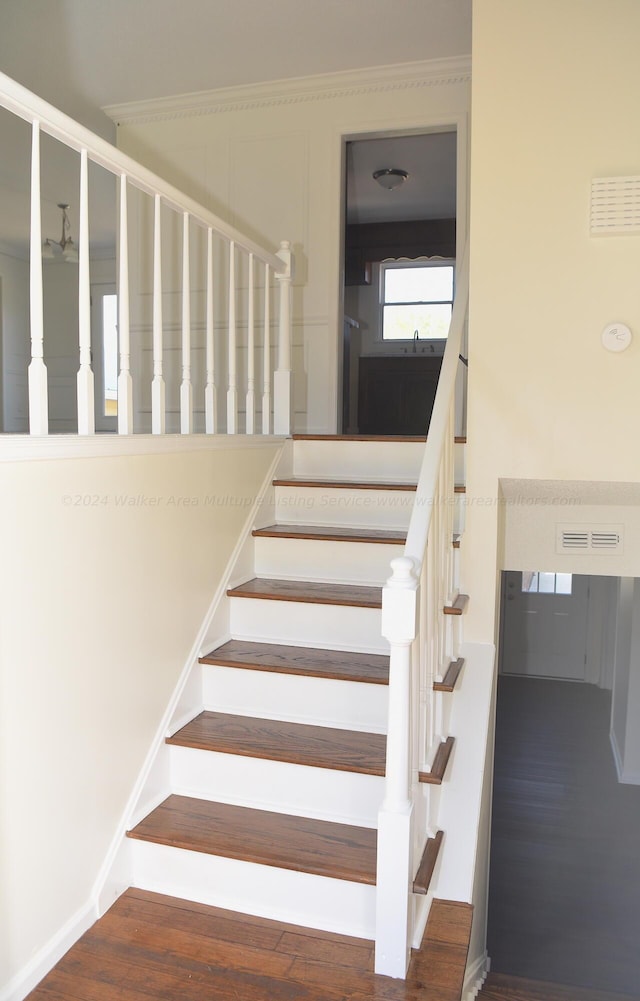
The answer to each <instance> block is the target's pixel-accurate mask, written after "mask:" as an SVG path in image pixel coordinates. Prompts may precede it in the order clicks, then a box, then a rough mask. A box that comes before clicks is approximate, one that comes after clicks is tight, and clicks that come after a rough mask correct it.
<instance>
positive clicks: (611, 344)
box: [602, 323, 631, 351]
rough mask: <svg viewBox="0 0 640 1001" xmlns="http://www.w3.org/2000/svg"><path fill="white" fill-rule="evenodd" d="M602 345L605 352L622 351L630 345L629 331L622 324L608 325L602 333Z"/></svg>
mask: <svg viewBox="0 0 640 1001" xmlns="http://www.w3.org/2000/svg"><path fill="white" fill-rule="evenodd" d="M602 344H603V347H605V348H606V349H607V351H624V350H625V348H628V347H629V345H630V344H631V331H630V330H629V328H628V327H627V326H626V324H624V323H610V324H609V326H608V327H605V328H604V330H603V331H602Z"/></svg>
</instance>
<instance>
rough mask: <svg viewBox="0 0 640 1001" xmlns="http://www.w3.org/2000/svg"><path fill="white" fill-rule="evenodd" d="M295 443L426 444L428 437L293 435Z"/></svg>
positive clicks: (410, 435)
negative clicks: (361, 442) (386, 442)
mask: <svg viewBox="0 0 640 1001" xmlns="http://www.w3.org/2000/svg"><path fill="white" fill-rule="evenodd" d="M291 437H292V438H293V440H294V441H391V442H400V441H415V442H425V441H426V440H427V436H426V435H419V434H418V435H415V434H414V435H412V434H409V435H401V434H293V435H291Z"/></svg>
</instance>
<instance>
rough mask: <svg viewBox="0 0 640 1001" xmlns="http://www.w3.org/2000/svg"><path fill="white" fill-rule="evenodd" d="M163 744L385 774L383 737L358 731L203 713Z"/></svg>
mask: <svg viewBox="0 0 640 1001" xmlns="http://www.w3.org/2000/svg"><path fill="white" fill-rule="evenodd" d="M166 743H167V744H169V745H171V746H173V747H189V748H194V749H197V750H201V751H217V752H219V753H222V754H233V755H238V756H240V757H247V758H263V759H267V760H270V761H282V762H287V763H289V764H295V765H306V766H308V767H312V768H326V769H333V770H335V771H343V772H352V773H355V774H359V775H377V776H384V774H385V764H386V746H387V739H386V736H385V735H384V734H380V733H369V732H363V731H359V730H340V729H333V728H330V727H322V726H314V725H310V724H306V723H305V724H302V723H290V722H285V721H283V720H271V719H260V718H257V717H253V716H234V715H231V714H229V713H219V712H209V711H204V712H202V713H200V714H199V715H198V716H196V717H195V719H193V720H191V721H190V722H189V723H187V724H186V725H185V726H183V727H182V728H181V729H180V730H178V731H177V732H176V733H174V734H173V735H172V736H171V737H168V738H167V739H166Z"/></svg>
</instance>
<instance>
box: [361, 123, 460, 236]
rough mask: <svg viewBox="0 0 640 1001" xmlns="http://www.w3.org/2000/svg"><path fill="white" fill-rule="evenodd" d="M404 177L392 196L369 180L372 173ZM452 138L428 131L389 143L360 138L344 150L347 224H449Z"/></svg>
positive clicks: (452, 200)
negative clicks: (396, 173) (411, 221)
mask: <svg viewBox="0 0 640 1001" xmlns="http://www.w3.org/2000/svg"><path fill="white" fill-rule="evenodd" d="M387 167H391V168H400V169H401V170H406V171H407V173H408V174H409V176H408V178H407V180H406V181H405V182H404V183H403V184H402V185H401V186H400V187H398V188H395V189H394V190H393V191H387V190H385V189H384V188H381V187H380V185H379V184H378V182H377V181H374V179H373V176H372V175H373V172H374V171H375V170H382V169H384V168H387ZM455 215H456V134H455V132H431V133H429V134H427V135H419V136H398V137H393V138H390V139H361V140H359V141H358V142H352V143H349V145H348V147H347V222H350V223H368V222H401V221H404V220H406V219H455Z"/></svg>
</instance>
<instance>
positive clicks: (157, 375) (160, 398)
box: [151, 195, 166, 434]
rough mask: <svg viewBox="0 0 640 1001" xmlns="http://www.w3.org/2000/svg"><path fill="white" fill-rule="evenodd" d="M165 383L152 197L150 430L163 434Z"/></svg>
mask: <svg viewBox="0 0 640 1001" xmlns="http://www.w3.org/2000/svg"><path fill="white" fill-rule="evenodd" d="M165 409H166V408H165V385H164V378H163V374H162V200H161V198H160V195H155V197H154V211H153V382H152V383H151V432H152V434H164V430H165Z"/></svg>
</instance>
